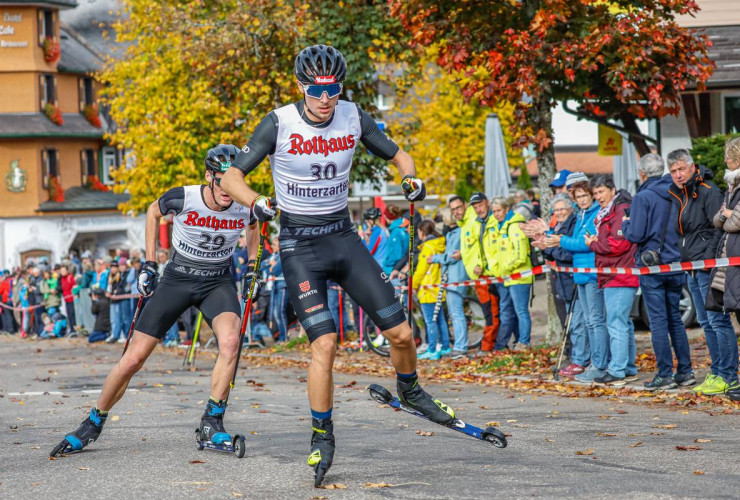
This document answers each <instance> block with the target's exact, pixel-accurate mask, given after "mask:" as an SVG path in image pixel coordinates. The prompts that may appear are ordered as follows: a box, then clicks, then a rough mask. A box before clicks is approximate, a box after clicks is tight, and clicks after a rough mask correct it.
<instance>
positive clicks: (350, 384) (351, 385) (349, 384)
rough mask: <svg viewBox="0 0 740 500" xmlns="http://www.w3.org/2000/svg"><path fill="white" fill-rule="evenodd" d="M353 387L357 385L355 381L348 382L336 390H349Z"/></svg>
mask: <svg viewBox="0 0 740 500" xmlns="http://www.w3.org/2000/svg"><path fill="white" fill-rule="evenodd" d="M355 385H357V381H356V380H353V381H352V382H349V383H347V384H344V385H338V386H337V389H349V388H350V387H354V386H355Z"/></svg>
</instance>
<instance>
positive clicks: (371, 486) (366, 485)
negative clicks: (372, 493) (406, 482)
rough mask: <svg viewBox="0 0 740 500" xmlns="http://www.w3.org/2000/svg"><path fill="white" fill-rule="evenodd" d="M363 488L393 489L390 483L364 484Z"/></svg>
mask: <svg viewBox="0 0 740 500" xmlns="http://www.w3.org/2000/svg"><path fill="white" fill-rule="evenodd" d="M365 488H393V485H392V484H391V483H365Z"/></svg>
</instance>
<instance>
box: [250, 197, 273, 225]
mask: <svg viewBox="0 0 740 500" xmlns="http://www.w3.org/2000/svg"><path fill="white" fill-rule="evenodd" d="M252 212H253V213H254V215H255V216H257V219H259V221H260V222H269V221H271V220H272V219H274V218H275V214H277V201H276V200H273V199H272V198H269V197H267V196H263V195H259V196H258V197H257V198H255V199H254V201H253V202H252Z"/></svg>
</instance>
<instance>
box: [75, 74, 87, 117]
mask: <svg viewBox="0 0 740 500" xmlns="http://www.w3.org/2000/svg"><path fill="white" fill-rule="evenodd" d="M77 96H78V97H79V99H80V113H82V112H83V111H84V110H85V80H84V79H83V78H78V79H77Z"/></svg>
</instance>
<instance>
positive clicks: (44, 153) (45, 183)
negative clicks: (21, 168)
mask: <svg viewBox="0 0 740 500" xmlns="http://www.w3.org/2000/svg"><path fill="white" fill-rule="evenodd" d="M41 186H42V187H43V188H44V189H49V151H48V150H47V149H42V150H41Z"/></svg>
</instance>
